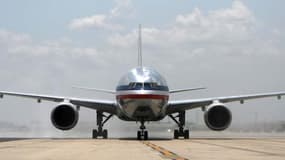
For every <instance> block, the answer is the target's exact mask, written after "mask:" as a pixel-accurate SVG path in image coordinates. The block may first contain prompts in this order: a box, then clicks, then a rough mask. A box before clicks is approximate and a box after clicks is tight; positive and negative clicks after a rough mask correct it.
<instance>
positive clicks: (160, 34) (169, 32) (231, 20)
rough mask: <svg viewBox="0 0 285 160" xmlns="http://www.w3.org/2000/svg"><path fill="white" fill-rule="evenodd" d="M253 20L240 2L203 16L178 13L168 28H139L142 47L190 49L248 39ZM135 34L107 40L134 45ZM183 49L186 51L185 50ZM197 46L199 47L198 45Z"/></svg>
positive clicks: (250, 34) (250, 38)
mask: <svg viewBox="0 0 285 160" xmlns="http://www.w3.org/2000/svg"><path fill="white" fill-rule="evenodd" d="M254 28H255V19H254V15H253V14H252V13H251V12H250V10H249V9H248V8H247V7H246V6H245V5H244V4H243V3H241V2H240V1H234V2H233V4H232V7H231V8H227V9H221V10H215V11H210V12H208V13H203V12H202V11H201V10H200V9H199V8H195V9H194V10H193V11H192V12H190V13H188V14H179V15H177V16H176V19H175V20H174V22H173V25H172V26H171V27H168V28H165V29H160V28H154V27H152V28H143V29H142V32H143V33H142V35H143V42H144V45H147V46H151V47H157V48H167V49H171V48H173V49H174V48H175V49H177V47H178V46H179V48H181V49H188V50H189V49H191V47H193V45H191V44H198V45H201V44H203V45H207V46H212V45H216V46H218V45H220V46H225V45H228V44H233V45H236V44H240V43H244V42H245V41H249V40H252V38H253V34H255V30H254ZM136 37H137V33H136V31H135V30H134V31H132V32H130V33H128V34H116V35H114V36H111V37H110V38H109V42H110V43H111V44H113V45H114V46H122V47H127V46H128V45H136V39H137V38H136ZM185 47H186V48H185ZM198 47H199V46H198Z"/></svg>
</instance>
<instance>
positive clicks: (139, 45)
mask: <svg viewBox="0 0 285 160" xmlns="http://www.w3.org/2000/svg"><path fill="white" fill-rule="evenodd" d="M142 65H143V64H142V34H141V24H139V29H138V66H139V67H142Z"/></svg>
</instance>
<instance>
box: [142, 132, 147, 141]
mask: <svg viewBox="0 0 285 160" xmlns="http://www.w3.org/2000/svg"><path fill="white" fill-rule="evenodd" d="M143 138H144V140H148V132H147V131H144V134H143Z"/></svg>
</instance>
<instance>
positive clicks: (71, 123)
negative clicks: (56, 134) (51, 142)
mask: <svg viewBox="0 0 285 160" xmlns="http://www.w3.org/2000/svg"><path fill="white" fill-rule="evenodd" d="M51 122H52V124H53V125H54V127H56V128H57V129H60V130H69V129H72V128H73V127H75V125H76V124H77V122H78V111H77V110H75V107H74V105H72V104H70V103H62V104H59V105H58V106H56V107H55V108H54V109H53V111H52V112H51Z"/></svg>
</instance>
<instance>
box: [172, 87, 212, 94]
mask: <svg viewBox="0 0 285 160" xmlns="http://www.w3.org/2000/svg"><path fill="white" fill-rule="evenodd" d="M202 89H207V88H205V87H198V88H185V89H177V90H170V91H169V93H179V92H187V91H196V90H202Z"/></svg>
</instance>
